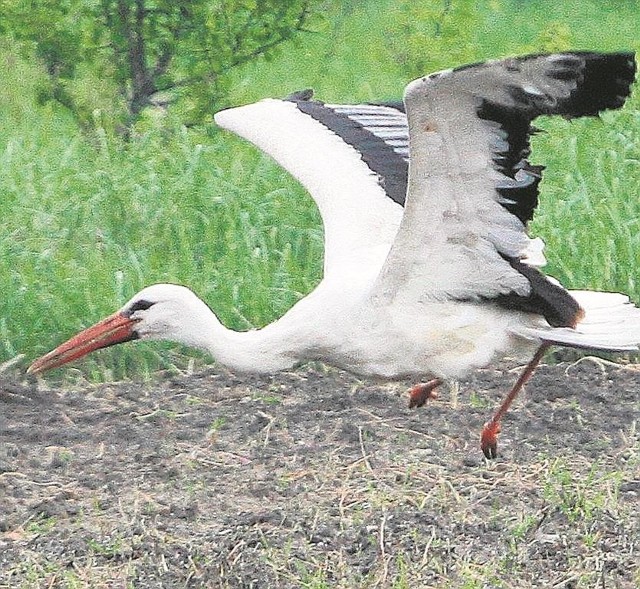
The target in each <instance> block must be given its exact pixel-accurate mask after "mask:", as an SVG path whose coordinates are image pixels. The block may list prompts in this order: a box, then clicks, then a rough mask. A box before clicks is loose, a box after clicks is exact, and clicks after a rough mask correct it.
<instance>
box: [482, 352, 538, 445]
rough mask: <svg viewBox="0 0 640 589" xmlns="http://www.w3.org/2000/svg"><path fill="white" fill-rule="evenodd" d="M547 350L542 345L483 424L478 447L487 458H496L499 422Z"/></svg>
mask: <svg viewBox="0 0 640 589" xmlns="http://www.w3.org/2000/svg"><path fill="white" fill-rule="evenodd" d="M547 348H549V344H542V345H541V346H540V347H539V348H538V350H537V351H536V353H535V354H534V356H533V358H531V361H530V362H529V364H527V366H526V367H525V369H524V370H523V371H522V374H521V375H520V377H519V378H518V380H517V381H516V384H514V385H513V388H512V389H511V391H510V392H509V394H508V395H507V396H506V397H505V398H504V401H502V404H501V405H500V407H498V410H497V411H496V412H495V414H494V416H493V417H492V418H491V420H490V421H488V422H487V423H485V424H484V428H482V435H481V437H480V447H481V448H482V452H483V453H484V455H485V456H486V457H487V458H496V456H498V439H497V438H498V434H499V433H500V420H501V419H502V417H503V416H504V414H505V413H506V412H507V409H509V406H510V405H511V403H512V402H513V400H514V399H515V398H516V397H517V395H518V393H519V392H520V391H521V390H522V388H523V387H524V385H525V384H526V383H527V381H528V380H529V379H530V378H531V375H532V374H533V371H534V370H535V369H536V368H537V366H538V364H540V361H541V360H542V357H543V356H544V353H545V352H546V351H547Z"/></svg>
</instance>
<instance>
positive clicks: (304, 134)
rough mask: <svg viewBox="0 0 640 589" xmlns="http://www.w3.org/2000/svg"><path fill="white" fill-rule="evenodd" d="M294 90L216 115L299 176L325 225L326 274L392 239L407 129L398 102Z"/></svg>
mask: <svg viewBox="0 0 640 589" xmlns="http://www.w3.org/2000/svg"><path fill="white" fill-rule="evenodd" d="M311 96H312V93H311V92H310V91H307V92H304V91H303V92H298V93H296V94H293V95H291V97H289V98H288V99H286V100H275V99H267V100H262V101H260V102H256V103H254V104H249V105H246V106H241V107H237V108H231V109H227V110H223V111H221V112H218V113H217V114H216V115H215V121H216V123H218V125H220V126H221V127H224V128H226V129H229V130H231V131H233V132H235V133H237V134H238V135H240V136H241V137H243V138H245V139H247V140H249V141H251V142H252V143H254V144H255V145H256V146H257V147H259V148H260V149H261V150H263V151H264V152H265V153H267V154H268V155H270V156H271V157H273V158H274V159H275V160H276V161H277V162H278V163H279V164H280V165H281V166H282V167H283V168H285V169H286V170H287V171H288V172H289V173H291V174H292V175H293V176H294V177H295V178H297V179H298V180H299V181H300V182H301V183H302V185H303V186H304V187H305V188H306V189H307V190H308V191H309V193H310V194H311V196H312V197H313V199H314V200H315V202H316V204H317V205H318V208H319V210H320V214H321V216H322V221H323V224H324V231H325V263H324V265H325V275H326V274H329V273H330V272H332V270H334V269H335V268H337V267H339V266H340V265H341V263H342V261H343V260H344V259H347V258H349V257H350V256H351V254H353V253H354V252H355V251H356V250H359V249H361V248H365V249H371V248H377V247H384V248H385V249H384V251H383V256H384V255H385V254H386V251H387V250H388V248H389V247H390V245H391V243H392V242H393V239H394V237H395V234H396V231H397V229H398V226H399V225H400V220H401V218H402V205H403V204H404V199H405V194H406V186H407V168H408V163H407V161H408V160H407V157H408V142H409V132H408V127H407V119H406V116H405V114H404V112H403V106H402V104H401V103H398V104H388V105H382V104H381V105H331V104H323V103H321V102H318V101H315V100H311Z"/></svg>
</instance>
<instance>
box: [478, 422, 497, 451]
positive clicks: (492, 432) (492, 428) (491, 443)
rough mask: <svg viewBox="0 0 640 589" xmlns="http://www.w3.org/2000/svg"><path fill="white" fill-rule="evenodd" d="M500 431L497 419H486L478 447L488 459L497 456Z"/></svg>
mask: <svg viewBox="0 0 640 589" xmlns="http://www.w3.org/2000/svg"><path fill="white" fill-rule="evenodd" d="M499 433H500V422H499V421H488V422H487V423H485V424H484V427H483V428H482V435H481V436H480V448H482V453H483V454H484V455H485V457H487V458H489V459H493V458H497V457H498V434H499Z"/></svg>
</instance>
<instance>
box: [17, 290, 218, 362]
mask: <svg viewBox="0 0 640 589" xmlns="http://www.w3.org/2000/svg"><path fill="white" fill-rule="evenodd" d="M212 315H213V314H212V313H211V310H210V309H209V307H207V306H206V304H205V303H204V302H203V301H201V300H200V299H199V298H198V297H197V296H196V295H195V294H194V293H193V292H192V291H191V290H189V289H188V288H186V287H184V286H179V285H176V284H154V285H153V286H148V287H147V288H145V289H143V290H141V291H140V292H139V293H138V294H136V295H135V296H134V297H133V298H132V299H131V300H130V301H129V302H128V303H127V304H126V305H125V306H124V307H122V309H120V310H119V311H117V312H116V313H114V314H113V315H109V317H106V318H105V319H103V320H102V321H99V322H98V323H96V324H95V325H93V326H91V327H89V328H87V329H85V330H83V331H81V332H80V333H78V334H77V335H75V336H74V337H72V338H71V339H69V340H67V341H66V342H65V343H63V344H61V345H60V346H58V347H57V348H56V349H55V350H52V351H51V352H49V353H48V354H45V355H44V356H42V357H41V358H38V359H37V360H36V361H35V362H34V363H33V364H31V366H29V369H28V371H27V372H30V373H36V372H44V371H45V370H50V369H51V368H56V367H58V366H62V365H63V364H67V363H68V362H71V361H72V360H77V359H78V358H82V357H83V356H86V355H87V354H90V353H91V352H93V351H94V350H98V349H100V348H106V347H108V346H113V345H116V344H120V343H123V342H127V341H131V340H134V339H141V338H146V339H163V340H171V341H175V342H179V343H183V344H186V345H193V346H199V345H200V343H199V337H198V334H199V333H200V332H201V331H202V329H204V328H205V327H204V319H205V318H206V317H210V316H212Z"/></svg>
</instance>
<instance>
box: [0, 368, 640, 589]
mask: <svg viewBox="0 0 640 589" xmlns="http://www.w3.org/2000/svg"><path fill="white" fill-rule="evenodd" d="M515 378H516V373H514V372H511V373H510V372H508V371H506V370H489V369H487V370H484V371H479V372H477V373H476V374H475V375H474V377H473V378H471V379H469V380H467V381H465V382H462V383H460V386H459V389H458V390H457V391H456V390H452V391H451V392H449V391H448V390H447V388H446V387H444V388H443V389H442V390H441V391H440V396H439V398H438V399H437V400H435V401H429V403H428V404H427V406H425V407H423V408H421V409H417V410H409V409H408V408H407V388H408V385H409V384H410V383H404V384H402V385H400V384H394V385H378V384H371V383H366V382H363V381H360V380H357V379H355V378H354V377H352V376H349V375H346V374H343V373H340V372H338V371H334V370H330V369H325V368H323V367H315V368H307V369H304V370H300V371H297V372H294V373H286V374H280V375H277V376H273V377H271V378H260V379H258V378H236V377H232V376H228V375H221V374H219V373H218V372H216V371H214V370H213V369H211V368H205V369H203V371H202V372H200V373H197V374H193V375H188V376H172V377H167V378H166V379H164V380H162V381H161V382H156V383H153V384H149V383H145V384H138V383H134V382H122V383H114V384H105V385H100V386H87V387H86V389H84V390H71V391H63V390H56V389H53V388H49V387H48V386H46V384H45V382H43V381H41V382H39V383H38V384H36V383H35V382H33V381H26V380H24V379H22V378H18V376H16V375H14V376H10V375H9V374H7V373H5V374H4V375H0V411H1V414H0V587H10V588H12V589H13V588H14V587H122V588H125V587H135V588H151V587H153V588H160V587H267V588H277V587H286V588H289V587H291V588H293V587H315V588H323V587H349V588H351V587H397V588H404V587H411V588H413V587H460V588H463V587H464V588H466V589H473V588H476V587H477V588H489V587H514V588H524V587H545V588H551V587H556V588H569V589H571V588H574V589H577V588H581V587H597V588H625V589H626V588H633V587H639V586H640V564H639V563H640V428H639V427H638V420H639V417H640V395H639V394H638V393H639V391H640V371H639V370H638V369H636V367H635V366H633V365H627V366H624V367H616V366H613V365H611V364H609V363H604V362H600V361H595V360H593V359H583V360H581V361H579V362H577V363H573V364H559V365H555V366H542V367H540V368H539V369H538V371H537V372H536V374H535V375H534V378H533V379H532V381H531V382H530V384H529V385H528V386H527V390H526V392H525V393H524V394H523V396H522V398H520V399H519V400H518V401H517V402H516V404H515V406H514V408H513V410H512V411H511V412H510V413H509V414H508V415H507V417H506V418H505V420H504V422H503V433H502V434H501V437H500V446H499V451H500V456H499V457H498V459H497V460H494V461H486V460H485V459H484V457H483V456H482V453H481V451H480V450H479V447H478V439H479V433H480V430H481V428H482V425H483V423H484V422H485V421H486V420H487V419H488V418H489V417H490V415H491V412H492V410H493V408H494V407H495V406H496V405H497V404H498V402H499V400H500V398H501V396H502V395H503V394H504V393H505V392H506V391H507V390H508V388H509V387H510V386H511V384H512V383H513V382H514V380H515Z"/></svg>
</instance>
